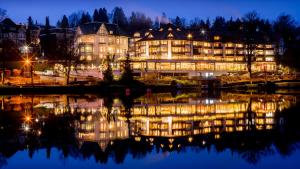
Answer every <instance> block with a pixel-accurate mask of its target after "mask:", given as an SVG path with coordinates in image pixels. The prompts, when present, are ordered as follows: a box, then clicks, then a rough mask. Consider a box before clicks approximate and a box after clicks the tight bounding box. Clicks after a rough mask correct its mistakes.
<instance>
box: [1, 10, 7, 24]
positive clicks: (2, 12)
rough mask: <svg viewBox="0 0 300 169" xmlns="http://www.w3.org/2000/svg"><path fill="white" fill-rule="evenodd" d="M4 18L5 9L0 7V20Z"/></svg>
mask: <svg viewBox="0 0 300 169" xmlns="http://www.w3.org/2000/svg"><path fill="white" fill-rule="evenodd" d="M5 18H7V14H6V10H5V9H2V8H0V22H1V21H2V20H4V19H5Z"/></svg>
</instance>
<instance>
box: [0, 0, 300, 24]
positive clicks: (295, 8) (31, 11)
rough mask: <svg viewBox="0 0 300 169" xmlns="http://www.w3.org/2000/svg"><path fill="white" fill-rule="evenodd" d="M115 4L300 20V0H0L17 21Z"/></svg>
mask: <svg viewBox="0 0 300 169" xmlns="http://www.w3.org/2000/svg"><path fill="white" fill-rule="evenodd" d="M115 6H121V7H123V9H124V11H125V12H126V14H128V15H129V14H130V12H131V11H141V12H144V13H146V14H147V15H149V16H152V17H155V16H159V15H161V13H162V12H165V13H166V14H167V16H168V17H171V18H173V17H175V16H176V15H179V16H182V17H185V18H187V19H191V18H194V17H200V18H203V19H206V18H207V17H209V18H211V19H213V18H214V17H215V16H218V15H221V16H224V17H226V18H229V17H230V16H233V17H234V18H236V17H241V16H243V15H244V14H245V13H247V12H249V11H252V10H256V11H257V12H258V13H259V14H260V16H261V17H264V18H269V19H271V20H274V19H275V18H276V17H277V16H278V15H279V14H281V13H286V14H291V15H292V16H294V17H295V19H296V20H297V21H298V23H299V21H300V0H0V8H4V9H6V10H7V12H8V15H9V17H11V18H12V19H13V20H15V21H16V22H25V21H26V19H27V17H28V16H30V15H31V16H33V19H34V20H37V21H38V22H41V23H43V22H44V20H45V16H50V22H51V24H55V23H56V21H57V20H58V19H59V18H61V17H62V15H63V14H67V15H69V14H71V13H72V12H76V11H79V10H85V11H89V12H90V13H93V10H94V9H95V8H100V7H106V9H107V10H108V11H109V12H110V11H111V10H112V9H113V8H114V7H115Z"/></svg>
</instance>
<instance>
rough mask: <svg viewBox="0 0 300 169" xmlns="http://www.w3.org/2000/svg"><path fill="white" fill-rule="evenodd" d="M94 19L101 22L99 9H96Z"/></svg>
mask: <svg viewBox="0 0 300 169" xmlns="http://www.w3.org/2000/svg"><path fill="white" fill-rule="evenodd" d="M93 21H94V22H100V16H99V13H98V10H97V9H95V10H94V14H93Z"/></svg>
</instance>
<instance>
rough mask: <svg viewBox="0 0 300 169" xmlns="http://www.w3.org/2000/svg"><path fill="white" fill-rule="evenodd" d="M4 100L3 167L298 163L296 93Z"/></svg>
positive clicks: (0, 122) (0, 126)
mask: <svg viewBox="0 0 300 169" xmlns="http://www.w3.org/2000/svg"><path fill="white" fill-rule="evenodd" d="M0 99H1V104H0V107H1V111H0V168H8V169H10V168H22V169H26V168H28V169H34V168H43V169H48V168H49V169H53V168H54V169H60V168H72V169H76V168H120V169H121V168H122V169H124V168H143V169H147V168H149V169H150V168H151V169H153V168H166V169H167V168H231V169H232V168H239V169H240V168H243V169H247V168H263V169H267V168H272V169H277V168H278V169H279V168H280V169H281V168H285V169H288V168H295V169H298V168H300V122H299V120H300V114H299V113H300V111H299V110H300V109H299V108H300V103H299V102H298V100H299V96H298V95H297V94H258V93H251V94H242V93H233V92H221V93H220V92H218V93H209V94H208V93H152V94H150V93H148V94H146V95H144V96H135V97H133V96H132V97H130V96H123V95H121V94H112V95H111V96H98V95H83V94H82V95H71V94H70V95H14V96H2V97H0Z"/></svg>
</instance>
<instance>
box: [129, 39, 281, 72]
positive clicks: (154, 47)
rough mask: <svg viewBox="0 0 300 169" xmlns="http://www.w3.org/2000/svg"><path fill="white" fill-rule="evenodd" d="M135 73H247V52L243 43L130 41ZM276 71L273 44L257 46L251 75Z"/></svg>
mask: <svg viewBox="0 0 300 169" xmlns="http://www.w3.org/2000/svg"><path fill="white" fill-rule="evenodd" d="M131 43H134V44H131V47H134V49H131V50H130V51H133V52H131V56H132V58H133V60H134V63H133V68H134V70H135V71H136V72H156V73H176V72H177V73H187V74H188V75H189V76H194V75H195V76H199V75H202V76H207V75H209V76H211V75H212V76H218V75H221V74H226V73H230V72H247V63H246V60H245V58H246V57H245V55H246V50H245V48H244V46H243V45H242V44H238V43H221V42H206V41H191V40H148V41H138V40H137V38H136V39H133V40H131ZM275 70H276V63H275V59H274V47H273V45H270V44H266V45H259V46H258V48H257V50H256V53H255V61H254V62H253V64H252V71H253V72H273V71H275Z"/></svg>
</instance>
